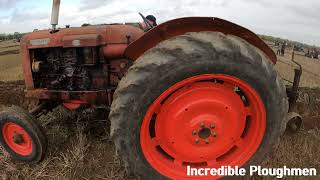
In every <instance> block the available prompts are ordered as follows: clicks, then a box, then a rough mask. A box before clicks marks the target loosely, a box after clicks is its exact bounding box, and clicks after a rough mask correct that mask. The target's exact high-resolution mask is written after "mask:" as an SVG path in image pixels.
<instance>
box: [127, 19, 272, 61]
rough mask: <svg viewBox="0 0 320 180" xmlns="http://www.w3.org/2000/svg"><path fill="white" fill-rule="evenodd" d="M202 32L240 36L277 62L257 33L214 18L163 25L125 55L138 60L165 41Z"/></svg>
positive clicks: (173, 21) (177, 20) (186, 20)
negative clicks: (186, 34) (188, 33)
mask: <svg viewBox="0 0 320 180" xmlns="http://www.w3.org/2000/svg"><path fill="white" fill-rule="evenodd" d="M200 31H216V32H222V33H224V34H230V35H234V36H238V37H240V38H242V39H244V40H246V41H247V42H249V43H250V44H252V45H253V46H255V47H257V48H258V49H260V50H261V51H262V52H264V53H265V54H266V56H268V57H269V58H270V59H271V61H272V62H273V63H274V64H275V63H276V62H277V57H276V55H275V53H274V52H273V51H272V49H271V48H269V46H268V45H266V44H265V43H264V42H263V41H262V40H261V39H260V38H259V37H258V36H257V35H256V34H255V33H253V32H251V31H250V30H248V29H246V28H244V27H241V26H239V25H237V24H234V23H231V22H229V21H226V20H223V19H219V18H212V17H187V18H180V19H175V20H171V21H168V22H166V23H163V24H161V25H159V26H157V27H155V28H153V29H152V30H150V31H149V32H147V33H146V34H145V35H144V36H142V37H141V38H139V39H138V40H136V41H135V42H133V43H131V44H130V45H129V47H128V48H127V49H126V52H125V55H126V57H128V58H130V59H132V60H136V59H137V58H138V57H139V56H140V55H142V54H143V53H144V52H145V51H147V50H148V49H150V48H152V47H154V46H155V45H157V44H158V43H159V42H161V41H163V40H167V39H169V38H172V37H174V36H178V35H182V34H185V33H187V32H200Z"/></svg>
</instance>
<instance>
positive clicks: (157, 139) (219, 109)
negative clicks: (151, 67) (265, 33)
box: [140, 75, 266, 179]
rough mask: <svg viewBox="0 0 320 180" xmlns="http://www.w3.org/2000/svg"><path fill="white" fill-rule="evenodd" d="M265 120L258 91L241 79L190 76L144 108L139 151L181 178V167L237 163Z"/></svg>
mask: <svg viewBox="0 0 320 180" xmlns="http://www.w3.org/2000/svg"><path fill="white" fill-rule="evenodd" d="M265 118H266V117H265V109H264V106H263V103H262V101H261V99H260V97H259V95H258V94H257V93H256V91H255V90H254V89H253V88H251V87H250V86H249V85H248V84H247V83H245V82H243V81H241V80H239V79H237V78H235V77H231V76H226V75H199V76H194V77H192V78H189V79H186V80H184V81H182V82H179V83H177V84H176V85H174V86H172V87H170V88H169V89H168V90H166V91H165V92H164V93H162V94H161V95H160V96H159V97H158V98H157V100H156V101H155V102H154V103H153V104H152V105H151V106H150V107H149V109H148V111H147V113H146V115H145V118H144V121H143V124H142V127H141V132H140V141H141V147H142V151H143V153H144V155H145V157H146V159H147V160H148V161H149V162H150V163H151V165H152V166H153V167H154V168H155V169H157V170H158V171H159V172H162V173H164V174H166V175H168V177H177V178H178V177H179V178H180V177H183V176H185V168H186V165H191V166H199V165H200V166H203V167H220V166H221V165H231V166H235V165H238V166H241V165H243V164H244V163H245V162H246V161H247V160H248V159H250V157H251V156H252V155H253V154H254V152H255V151H256V149H257V148H258V147H259V145H260V142H261V141H262V138H263V134H264V130H265ZM152 124H153V125H152ZM179 178H178V179H179Z"/></svg>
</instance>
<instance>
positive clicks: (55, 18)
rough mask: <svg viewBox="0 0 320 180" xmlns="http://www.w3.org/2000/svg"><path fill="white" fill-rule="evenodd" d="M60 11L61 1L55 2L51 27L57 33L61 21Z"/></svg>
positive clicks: (56, 0)
mask: <svg viewBox="0 0 320 180" xmlns="http://www.w3.org/2000/svg"><path fill="white" fill-rule="evenodd" d="M59 9H60V0H53V4H52V13H51V25H52V31H53V32H55V31H56V26H57V25H58V21H59Z"/></svg>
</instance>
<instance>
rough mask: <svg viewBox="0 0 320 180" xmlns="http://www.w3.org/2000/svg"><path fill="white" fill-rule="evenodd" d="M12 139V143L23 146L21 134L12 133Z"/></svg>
mask: <svg viewBox="0 0 320 180" xmlns="http://www.w3.org/2000/svg"><path fill="white" fill-rule="evenodd" d="M12 138H13V142H14V143H16V144H23V143H24V140H23V137H22V134H20V133H17V132H14V134H13V137H12Z"/></svg>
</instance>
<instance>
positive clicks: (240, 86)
mask: <svg viewBox="0 0 320 180" xmlns="http://www.w3.org/2000/svg"><path fill="white" fill-rule="evenodd" d="M287 111H288V102H287V96H286V92H285V87H284V85H283V83H282V82H281V79H280V78H279V76H278V75H277V72H276V71H275V70H274V68H273V65H272V64H271V61H270V60H269V59H268V58H267V57H266V56H265V54H263V53H262V52H261V51H260V50H258V49H257V48H255V47H253V46H252V45H250V44H249V43H247V42H246V41H244V40H242V39H240V38H238V37H235V36H231V35H225V34H222V33H217V32H199V33H187V34H185V35H182V36H177V37H175V38H172V39H169V40H166V41H164V42H161V43H160V44H158V45H157V46H156V47H154V48H152V49H150V50H149V51H147V52H146V53H145V54H144V55H142V56H141V57H140V58H139V59H138V60H137V61H136V62H135V63H134V65H133V66H131V67H130V68H129V70H128V73H127V75H126V76H125V77H124V78H123V79H122V80H121V81H120V83H119V85H118V88H117V90H116V92H115V94H114V100H113V103H112V107H111V112H110V115H109V118H110V120H111V135H112V137H113V138H114V142H115V145H116V148H117V152H118V153H119V155H120V156H121V159H122V160H123V162H124V165H125V167H126V170H127V171H128V173H130V174H131V173H133V174H136V175H138V176H140V177H141V178H142V179H165V178H171V179H185V178H187V174H186V167H187V166H188V165H190V166H195V167H207V168H218V167H221V166H223V165H230V166H236V165H237V166H242V167H248V166H249V165H253V164H259V163H260V162H261V161H262V160H263V159H265V157H266V155H267V153H268V152H269V151H270V150H271V148H272V147H273V146H274V145H276V144H277V142H278V141H279V138H280V136H281V134H282V132H283V131H284V129H285V122H286V118H285V117H286V113H287ZM208 178H210V177H203V179H208ZM211 178H212V177H211ZM197 179H199V177H197ZM200 179H201V178H200Z"/></svg>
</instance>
